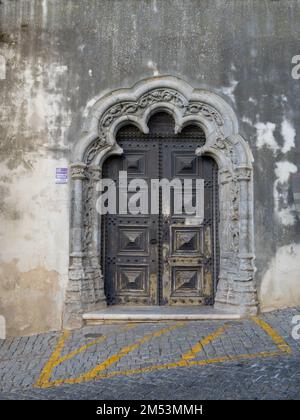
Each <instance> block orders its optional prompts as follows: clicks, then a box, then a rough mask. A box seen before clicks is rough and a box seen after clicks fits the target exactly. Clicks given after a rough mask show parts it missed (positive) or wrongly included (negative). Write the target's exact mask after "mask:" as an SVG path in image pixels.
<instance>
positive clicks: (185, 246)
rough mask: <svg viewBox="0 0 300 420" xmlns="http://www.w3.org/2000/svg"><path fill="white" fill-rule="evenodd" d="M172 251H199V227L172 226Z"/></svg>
mask: <svg viewBox="0 0 300 420" xmlns="http://www.w3.org/2000/svg"><path fill="white" fill-rule="evenodd" d="M173 252H174V253H184V254H189V253H200V229H197V230H196V229H193V230H192V229H178V228H174V230H173Z"/></svg>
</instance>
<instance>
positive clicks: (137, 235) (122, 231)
mask: <svg viewBox="0 0 300 420" xmlns="http://www.w3.org/2000/svg"><path fill="white" fill-rule="evenodd" d="M147 244H148V232H147V229H146V228H145V229H135V228H131V229H130V228H124V227H120V228H119V251H120V252H126V253H127V252H129V253H131V252H134V251H135V252H147Z"/></svg>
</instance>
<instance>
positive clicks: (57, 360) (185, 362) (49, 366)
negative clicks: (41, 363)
mask: <svg viewBox="0 0 300 420" xmlns="http://www.w3.org/2000/svg"><path fill="white" fill-rule="evenodd" d="M252 320H253V321H254V322H255V323H256V324H257V325H258V326H259V327H260V328H262V329H263V330H264V331H265V332H266V333H267V335H268V336H269V337H270V338H271V339H272V341H273V342H274V343H275V344H276V345H277V347H278V350H276V351H264V352H259V353H249V354H240V355H225V356H220V357H215V358H211V359H204V360H193V359H194V358H195V357H196V355H197V353H199V352H200V351H202V350H203V347H204V346H206V345H207V344H209V343H210V342H212V341H213V340H215V339H216V338H217V337H219V336H220V335H221V334H222V333H224V331H225V329H226V328H228V326H227V325H225V326H222V327H220V328H218V329H217V330H216V331H214V332H213V333H211V334H209V335H208V336H206V337H204V338H203V339H202V340H200V341H199V342H198V343H197V344H195V346H194V347H193V348H192V349H191V350H190V351H189V352H187V353H185V354H183V355H182V358H181V359H180V360H178V361H175V362H170V363H165V364H157V365H152V366H147V367H144V368H136V369H130V370H124V371H113V372H107V369H108V368H109V367H110V366H111V365H113V364H115V363H117V362H118V361H119V360H120V359H121V358H123V357H124V356H126V355H128V354H129V353H131V352H132V351H134V350H136V349H137V348H138V347H140V346H141V345H143V344H144V343H146V342H148V341H150V340H151V339H152V338H154V337H159V336H161V335H162V334H165V333H167V332H169V331H172V330H174V329H175V328H179V327H181V326H183V325H185V324H184V323H177V324H175V325H172V326H171V327H166V328H163V329H160V330H156V331H154V332H152V333H149V334H146V335H145V336H144V337H142V338H141V339H139V340H137V341H136V342H135V343H133V344H130V345H128V346H125V347H123V348H122V349H121V350H120V351H119V352H118V353H116V354H114V355H113V356H111V357H109V358H108V359H106V360H105V361H103V362H101V363H100V364H98V365H97V366H95V367H94V368H92V369H91V370H89V371H88V372H85V373H83V374H81V375H79V376H78V377H76V378H65V379H58V380H55V381H50V377H51V374H52V371H53V369H54V367H55V366H57V365H59V364H61V363H63V362H64V361H66V360H69V359H71V358H72V357H74V356H76V355H77V354H79V353H81V352H82V351H85V350H86V349H87V348H88V347H90V346H92V345H94V344H96V342H100V341H104V340H105V339H106V338H107V336H103V337H101V338H99V339H97V340H94V341H93V342H90V343H88V344H86V345H84V346H81V347H80V348H78V349H76V350H74V351H72V352H70V353H68V354H66V355H65V356H63V357H60V354H61V352H62V349H63V347H64V345H65V341H66V339H67V338H68V337H69V334H70V333H69V332H67V331H65V332H64V333H63V334H62V336H61V337H60V338H59V340H58V342H57V345H56V348H55V349H54V351H53V353H52V355H51V357H50V359H49V360H48V362H47V363H46V365H45V367H44V369H43V371H42V373H41V375H40V377H39V379H38V381H37V383H36V386H38V387H43V388H45V387H51V386H57V385H61V384H63V383H66V384H75V383H81V382H84V381H90V380H92V379H104V378H111V377H114V376H119V375H121V376H122V375H133V374H138V373H146V372H152V371H155V370H162V369H172V368H177V367H189V366H206V365H210V364H214V363H223V362H229V361H235V360H247V359H253V358H264V357H272V356H279V355H280V354H282V353H291V352H292V349H291V347H290V346H289V345H288V344H287V343H286V342H285V341H284V339H283V338H282V337H281V336H280V335H279V334H278V333H277V331H275V330H274V328H272V327H271V326H270V325H269V324H268V323H267V322H265V321H263V320H261V319H259V318H257V317H252ZM130 326H131V327H132V324H129V325H127V328H130ZM104 371H106V372H104Z"/></svg>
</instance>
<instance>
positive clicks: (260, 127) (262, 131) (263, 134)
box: [254, 122, 279, 153]
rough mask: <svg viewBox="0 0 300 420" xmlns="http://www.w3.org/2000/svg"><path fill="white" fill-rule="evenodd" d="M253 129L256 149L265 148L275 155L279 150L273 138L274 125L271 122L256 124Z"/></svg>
mask: <svg viewBox="0 0 300 420" xmlns="http://www.w3.org/2000/svg"><path fill="white" fill-rule="evenodd" d="M254 127H255V128H256V130H257V140H256V147H257V148H258V149H262V148H263V147H267V148H268V149H270V150H272V152H273V153H276V152H277V150H278V149H279V146H278V143H277V141H276V140H275V137H274V131H275V128H276V124H274V123H272V122H266V123H263V122H257V123H256V124H254Z"/></svg>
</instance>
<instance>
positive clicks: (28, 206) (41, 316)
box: [0, 0, 300, 334]
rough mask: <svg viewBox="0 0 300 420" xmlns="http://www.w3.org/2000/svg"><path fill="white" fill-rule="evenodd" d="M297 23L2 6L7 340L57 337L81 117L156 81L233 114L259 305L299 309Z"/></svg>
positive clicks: (1, 210) (106, 0)
mask: <svg viewBox="0 0 300 420" xmlns="http://www.w3.org/2000/svg"><path fill="white" fill-rule="evenodd" d="M299 21H300V1H297V0H294V1H293V0H289V1H286V0H277V1H272V0H265V1H261V0H227V1H225V0H185V1H184V2H183V1H181V0H157V1H154V0H148V1H146V0H144V1H143V0H128V1H123V0H102V1H99V0H89V1H87V2H82V1H80V0H1V3H0V55H1V56H2V57H4V61H5V65H3V59H1V60H0V64H1V69H2V76H3V69H4V67H5V77H0V97H1V99H0V100H1V112H0V163H1V168H0V194H1V198H0V218H1V228H0V235H1V250H0V259H1V266H0V267H1V270H0V275H1V279H0V313H2V314H4V315H5V316H6V319H7V324H8V333H9V334H27V333H32V332H36V331H43V330H49V329H57V328H60V325H61V315H62V302H63V297H64V291H65V288H66V283H67V268H68V267H67V266H68V242H69V241H68V239H69V236H68V235H69V232H68V215H69V209H68V186H67V185H56V184H55V183H54V182H55V178H54V176H55V168H56V167H63V166H66V165H67V162H68V158H69V150H70V148H71V147H72V144H73V143H74V141H75V140H76V138H77V136H78V132H79V131H80V129H81V127H82V124H83V122H84V116H85V115H86V114H87V110H88V106H87V104H88V105H91V104H92V103H93V102H94V100H95V99H96V98H97V97H98V96H99V95H100V94H101V93H103V92H107V91H109V90H111V89H116V88H120V87H128V86H132V85H133V84H134V83H135V82H137V81H138V80H140V79H142V78H145V77H149V76H152V75H159V74H171V75H175V76H179V77H181V78H183V79H185V80H187V81H188V82H189V83H190V84H192V85H194V86H195V87H200V88H201V87H203V88H205V89H210V90H212V91H215V92H217V93H219V94H220V95H222V96H223V97H224V98H225V99H226V100H227V101H228V102H229V103H230V104H231V105H232V106H233V107H234V109H235V111H236V113H237V115H238V117H239V121H240V124H241V133H242V134H243V135H244V137H245V138H246V139H248V141H249V143H250V146H251V148H252V151H253V155H254V159H255V163H254V170H255V179H254V180H255V195H254V198H255V231H256V254H257V260H256V266H257V273H256V275H257V281H258V285H259V294H260V299H261V306H262V308H264V309H270V308H273V307H280V306H288V305H293V304H296V303H298V304H300V292H299V290H300V287H299V283H300V276H299V274H298V272H299V271H300V258H299V257H300V255H299V254H300V249H299V246H300V245H299V244H300V219H299V214H298V213H297V211H296V206H295V202H294V201H295V200H294V199H295V197H294V192H295V187H294V186H295V185H296V184H297V182H298V183H299V178H298V181H297V178H295V177H296V176H297V173H298V174H299V165H300V138H299V136H300V134H299V133H300V118H299V109H300V79H299V80H295V79H293V78H292V76H291V71H292V67H293V65H292V63H291V61H292V57H293V56H295V55H297V54H300V51H299V38H300V26H299ZM295 180H296V181H297V182H296V183H295Z"/></svg>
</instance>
